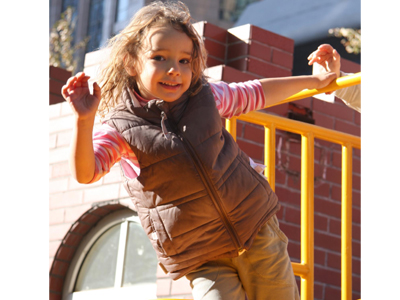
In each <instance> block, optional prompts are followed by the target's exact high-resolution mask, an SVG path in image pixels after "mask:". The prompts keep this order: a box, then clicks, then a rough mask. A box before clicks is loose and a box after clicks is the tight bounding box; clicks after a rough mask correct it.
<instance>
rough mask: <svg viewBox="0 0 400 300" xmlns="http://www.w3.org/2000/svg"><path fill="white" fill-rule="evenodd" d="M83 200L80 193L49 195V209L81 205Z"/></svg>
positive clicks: (70, 192)
mask: <svg viewBox="0 0 400 300" xmlns="http://www.w3.org/2000/svg"><path fill="white" fill-rule="evenodd" d="M82 199H83V192H82V191H67V192H64V193H58V194H52V195H50V209H54V208H65V207H68V206H74V205H77V204H81V203H82Z"/></svg>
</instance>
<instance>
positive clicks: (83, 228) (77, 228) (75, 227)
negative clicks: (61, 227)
mask: <svg viewBox="0 0 400 300" xmlns="http://www.w3.org/2000/svg"><path fill="white" fill-rule="evenodd" d="M91 228H92V225H91V224H85V223H83V222H80V221H77V222H75V223H74V224H72V226H71V230H70V231H71V232H73V233H75V234H78V235H85V234H86V233H88V231H89V230H90V229H91Z"/></svg>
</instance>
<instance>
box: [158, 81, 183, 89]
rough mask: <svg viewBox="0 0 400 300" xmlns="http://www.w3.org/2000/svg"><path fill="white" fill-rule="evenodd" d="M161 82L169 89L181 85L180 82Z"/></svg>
mask: <svg viewBox="0 0 400 300" xmlns="http://www.w3.org/2000/svg"><path fill="white" fill-rule="evenodd" d="M160 84H161V85H162V86H163V87H164V88H167V89H176V88H178V87H179V86H180V85H181V84H180V83H171V82H160Z"/></svg>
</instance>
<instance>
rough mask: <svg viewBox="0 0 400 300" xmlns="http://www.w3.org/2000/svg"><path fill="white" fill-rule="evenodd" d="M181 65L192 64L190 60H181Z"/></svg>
mask: <svg viewBox="0 0 400 300" xmlns="http://www.w3.org/2000/svg"><path fill="white" fill-rule="evenodd" d="M179 62H180V63H181V64H185V65H186V64H190V59H181V60H180V61H179Z"/></svg>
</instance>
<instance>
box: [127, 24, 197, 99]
mask: <svg viewBox="0 0 400 300" xmlns="http://www.w3.org/2000/svg"><path fill="white" fill-rule="evenodd" d="M192 51H193V42H192V40H191V39H190V38H189V37H188V36H187V35H186V34H185V33H183V32H180V31H177V30H176V29H174V28H173V27H172V26H170V25H167V26H163V27H154V28H151V29H150V30H149V32H148V35H147V38H146V39H145V40H144V49H143V50H142V51H141V52H140V53H139V62H138V64H137V65H136V68H135V70H133V73H134V75H133V74H131V75H133V76H135V78H136V81H137V85H138V88H139V93H140V95H141V96H142V97H143V98H145V99H147V100H151V99H154V98H157V99H162V100H164V101H166V102H173V101H175V100H177V99H179V97H181V96H182V94H183V93H184V92H186V91H187V90H188V89H189V87H190V84H191V80H192V67H191V60H192Z"/></svg>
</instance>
